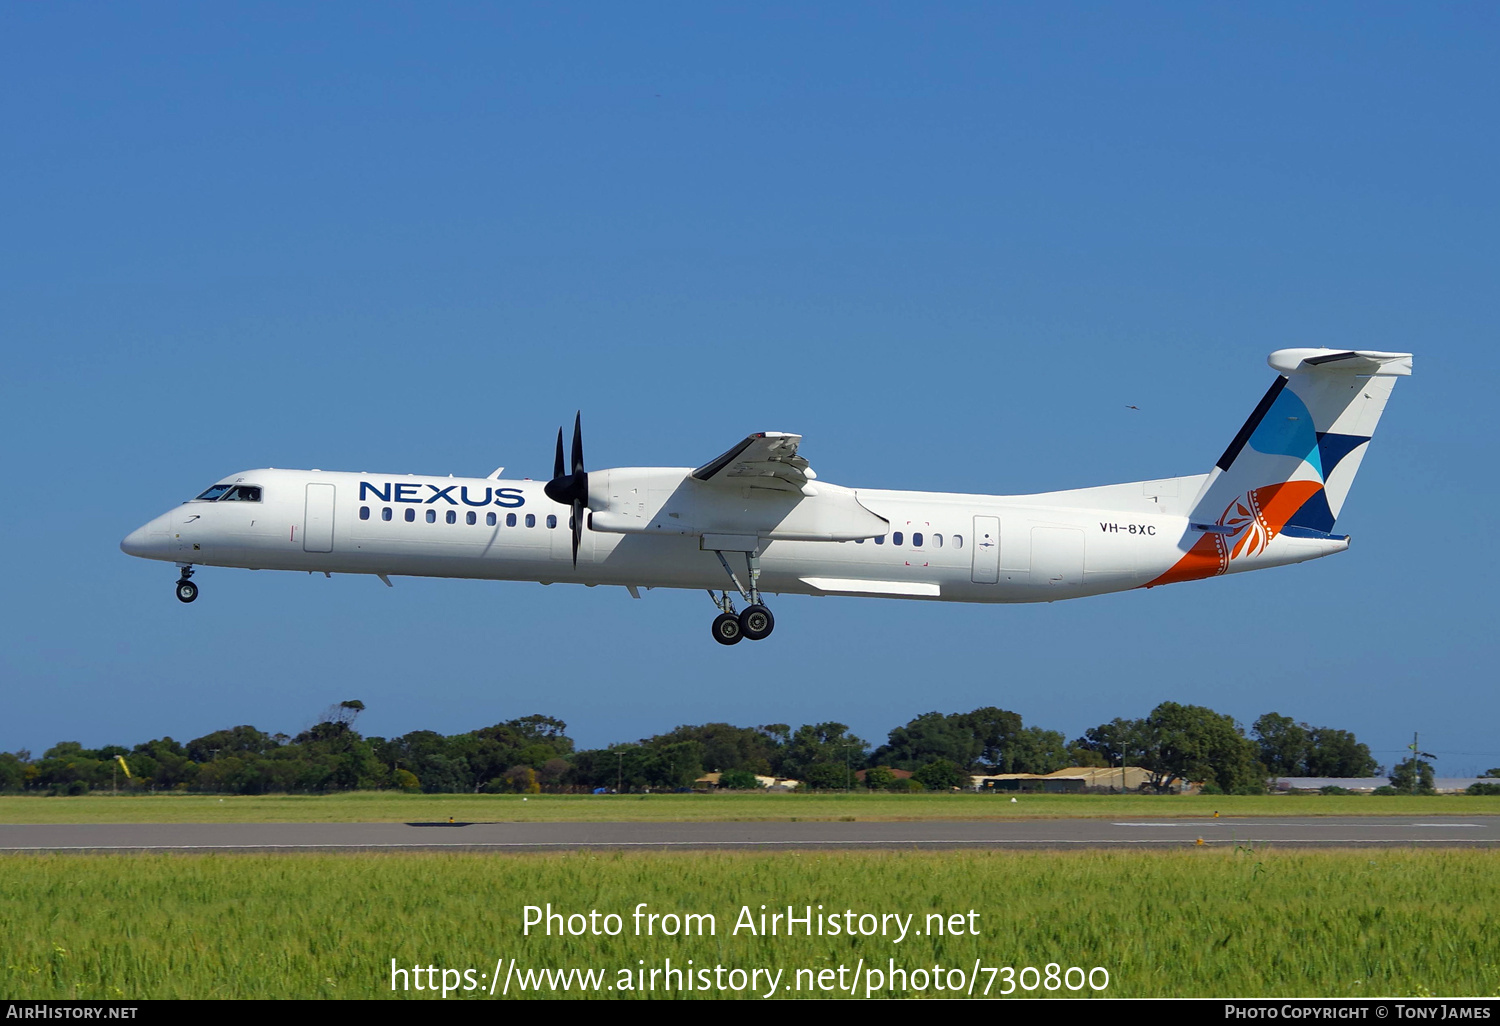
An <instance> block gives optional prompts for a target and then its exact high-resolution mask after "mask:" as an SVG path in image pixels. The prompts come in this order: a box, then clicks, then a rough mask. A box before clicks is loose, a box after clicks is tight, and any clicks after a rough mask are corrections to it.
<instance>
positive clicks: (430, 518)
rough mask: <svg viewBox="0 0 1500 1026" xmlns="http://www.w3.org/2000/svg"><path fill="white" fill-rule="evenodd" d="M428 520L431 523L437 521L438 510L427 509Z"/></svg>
mask: <svg viewBox="0 0 1500 1026" xmlns="http://www.w3.org/2000/svg"><path fill="white" fill-rule="evenodd" d="M427 522H428V523H429V524H435V523H437V510H435V509H430V510H428V511H427Z"/></svg>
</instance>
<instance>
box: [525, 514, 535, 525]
mask: <svg viewBox="0 0 1500 1026" xmlns="http://www.w3.org/2000/svg"><path fill="white" fill-rule="evenodd" d="M526 526H527V527H535V526H536V514H535V513H528V514H526Z"/></svg>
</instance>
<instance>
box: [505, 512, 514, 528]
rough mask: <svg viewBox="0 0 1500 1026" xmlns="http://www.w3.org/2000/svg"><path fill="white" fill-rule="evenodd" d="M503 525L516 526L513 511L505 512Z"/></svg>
mask: <svg viewBox="0 0 1500 1026" xmlns="http://www.w3.org/2000/svg"><path fill="white" fill-rule="evenodd" d="M505 526H506V527H515V526H516V515H515V514H514V513H507V514H505Z"/></svg>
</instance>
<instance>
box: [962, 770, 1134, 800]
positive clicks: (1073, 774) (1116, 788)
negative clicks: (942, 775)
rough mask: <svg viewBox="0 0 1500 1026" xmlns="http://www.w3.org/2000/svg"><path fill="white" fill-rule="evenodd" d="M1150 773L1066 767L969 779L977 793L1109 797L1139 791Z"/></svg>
mask: <svg viewBox="0 0 1500 1026" xmlns="http://www.w3.org/2000/svg"><path fill="white" fill-rule="evenodd" d="M1150 781H1151V773H1150V771H1149V770H1144V769H1142V768H1141V767H1139V766H1126V767H1124V768H1123V769H1122V768H1120V767H1119V766H1069V767H1068V768H1067V769H1060V770H1058V771H1057V772H1055V773H993V774H988V775H983V776H972V777H970V778H969V785H970V786H971V787H972V788H973V789H974V790H976V791H1033V792H1039V793H1043V794H1110V793H1116V794H1118V793H1120V792H1121V791H1139V790H1142V789H1143V788H1144V787H1145V786H1146V785H1147V784H1148V783H1150Z"/></svg>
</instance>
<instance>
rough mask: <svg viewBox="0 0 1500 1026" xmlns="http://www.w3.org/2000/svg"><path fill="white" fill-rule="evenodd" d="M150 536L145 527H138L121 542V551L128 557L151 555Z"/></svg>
mask: <svg viewBox="0 0 1500 1026" xmlns="http://www.w3.org/2000/svg"><path fill="white" fill-rule="evenodd" d="M148 538H149V536H148V535H147V533H146V529H145V528H144V527H137V528H136V529H135V530H134V531H131V532H130V533H129V534H127V535H126V536H125V540H124V541H122V542H120V551H121V552H123V553H125V555H127V556H145V555H149V554H150V551H151V550H150V544H149V540H148Z"/></svg>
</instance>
